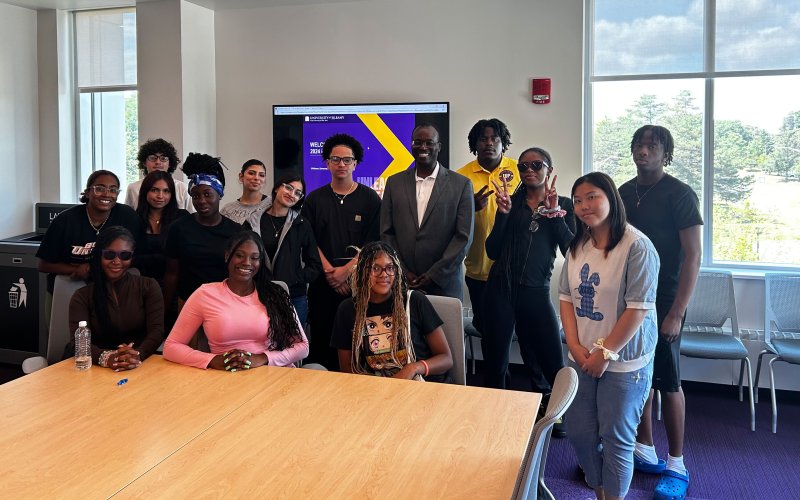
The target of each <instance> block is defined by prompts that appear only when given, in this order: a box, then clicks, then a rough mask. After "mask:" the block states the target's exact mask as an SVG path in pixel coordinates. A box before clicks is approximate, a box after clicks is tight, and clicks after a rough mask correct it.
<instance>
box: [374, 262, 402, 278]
mask: <svg viewBox="0 0 800 500" xmlns="http://www.w3.org/2000/svg"><path fill="white" fill-rule="evenodd" d="M370 272H371V273H372V275H373V276H375V277H378V276H380V275H381V274H383V273H384V272H386V276H394V275H395V274H397V266H395V265H394V264H389V265H388V266H386V267H381V266H379V265H378V264H372V268H371V269H370Z"/></svg>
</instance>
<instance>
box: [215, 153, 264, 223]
mask: <svg viewBox="0 0 800 500" xmlns="http://www.w3.org/2000/svg"><path fill="white" fill-rule="evenodd" d="M266 179H267V167H265V166H264V164H263V163H262V162H261V161H260V160H256V159H252V160H247V161H246V162H244V165H242V171H241V172H239V184H241V185H242V196H241V197H240V198H238V199H236V200H233V201H232V202H230V203H228V204H227V205H225V206H224V207H222V210H220V211H219V213H221V214H222V215H224V216H225V217H227V218H229V219H230V220H232V221H233V222H235V223H237V224H244V222H245V221H246V220H248V219H249V218H250V216H252V215H256V216H258V215H261V214H262V213H264V210H266V209H267V207H269V204H270V197H269V196H267V195H265V194H263V193H262V192H261V188H263V187H264V182H265V181H266Z"/></svg>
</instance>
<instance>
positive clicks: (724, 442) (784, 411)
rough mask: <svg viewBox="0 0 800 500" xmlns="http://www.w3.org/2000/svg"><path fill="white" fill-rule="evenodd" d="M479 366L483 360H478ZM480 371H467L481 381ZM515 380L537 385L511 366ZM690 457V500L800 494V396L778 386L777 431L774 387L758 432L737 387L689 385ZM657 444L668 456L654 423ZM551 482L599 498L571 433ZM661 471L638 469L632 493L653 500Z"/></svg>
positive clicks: (759, 415) (559, 444)
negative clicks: (773, 428)
mask: <svg viewBox="0 0 800 500" xmlns="http://www.w3.org/2000/svg"><path fill="white" fill-rule="evenodd" d="M479 368H480V365H479ZM480 379H481V377H480V375H479V374H478V375H475V376H472V375H470V376H469V377H468V381H467V382H468V383H469V384H470V385H473V384H479V383H480V381H481V380H480ZM512 386H513V388H514V389H517V390H530V389H529V387H526V383H525V381H524V378H523V377H522V374H521V373H518V372H516V371H512ZM684 393H685V394H686V408H687V410H686V444H685V448H684V457H685V460H686V465H687V467H688V468H689V472H690V475H691V484H690V486H689V492H688V497H687V498H688V499H725V500H730V499H770V500H773V499H774V500H777V499H780V500H784V499H785V500H789V499H800V467H799V466H798V465H797V463H798V459H800V394H797V393H790V392H779V393H778V396H777V400H778V433H777V434H772V432H771V430H770V423H771V418H772V417H771V411H770V402H769V391H766V390H762V391H761V393H760V398H759V403H758V404H757V405H756V431H755V432H752V431H750V412H749V408H748V403H747V399H746V398H747V396H746V394H745V401H743V402H740V401H739V397H738V390H737V388H735V387H729V386H720V385H715V384H699V383H687V384H686V385H684ZM654 434H655V435H654V438H655V443H656V450H657V451H658V453H659V456H660V457H661V458H666V453H667V439H666V434H665V433H664V425H663V423H662V422H655V425H654ZM550 443H551V444H550V451H549V454H548V457H547V468H546V469H545V483H546V484H547V486H548V488H550V490H551V491H552V492H553V494H554V495H555V497H556V498H559V499H568V500H572V499H581V500H582V499H588V498H594V493H593V491H592V490H591V489H589V487H588V486H586V483H584V481H583V476H582V474H581V473H580V470H579V468H578V461H577V460H576V459H575V454H574V452H573V450H572V446H571V445H570V444H569V440H567V439H552V440H551V442H550ZM657 482H658V476H656V475H647V474H640V473H636V474H635V475H634V478H633V482H632V483H631V488H630V491H629V492H628V496H627V497H626V498H628V499H631V500H640V499H651V498H653V490H654V488H655V485H656V483H657Z"/></svg>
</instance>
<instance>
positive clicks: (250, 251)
mask: <svg viewBox="0 0 800 500" xmlns="http://www.w3.org/2000/svg"><path fill="white" fill-rule="evenodd" d="M266 259H267V252H266V250H265V249H264V243H262V241H261V238H260V237H259V236H258V235H257V234H256V233H254V232H253V231H245V232H242V233H239V234H237V235H235V236H234V237H233V238H231V240H230V241H229V242H228V246H227V250H226V251H225V264H226V267H227V269H228V278H227V279H225V280H224V281H222V282H220V283H206V284H204V285H201V286H200V288H198V289H197V291H195V292H194V293H193V294H192V295H191V297H189V300H187V301H186V304H185V305H184V307H183V309H182V310H181V314H180V316H179V317H178V321H176V322H175V327H174V328H173V329H172V331H171V332H170V334H169V337H168V338H167V341H166V343H165V344H164V358H165V359H167V360H169V361H174V362H176V363H181V364H184V365H189V366H194V367H197V368H202V369H206V368H212V369H215V370H227V371H230V372H235V371H237V370H249V369H251V368H256V367H259V366H264V365H273V366H295V363H297V362H298V361H300V360H301V359H303V358H305V357H306V356H307V355H308V340H307V339H306V336H305V333H304V332H303V329H302V327H301V326H300V322H299V320H298V319H297V315H296V314H295V312H294V308H293V307H292V303H291V302H290V301H289V295H288V294H287V293H286V291H285V290H284V289H283V288H282V287H280V286H278V285H276V284H274V283H272V282H271V281H270V276H269V270H268V269H267V267H266V266H265V265H263V263H264V262H266ZM201 326H202V327H203V331H204V332H205V334H206V337H207V338H208V346H209V349H210V351H211V352H210V353H207V352H201V351H198V350H195V349H193V348H191V347H190V346H189V345H188V344H189V342H190V341H191V339H192V338H193V337H194V334H195V332H196V331H197V329H198V328H200V327H201Z"/></svg>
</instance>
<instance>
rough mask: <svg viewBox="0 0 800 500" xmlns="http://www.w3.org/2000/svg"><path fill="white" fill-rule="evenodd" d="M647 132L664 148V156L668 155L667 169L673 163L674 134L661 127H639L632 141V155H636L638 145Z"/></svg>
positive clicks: (665, 161)
mask: <svg viewBox="0 0 800 500" xmlns="http://www.w3.org/2000/svg"><path fill="white" fill-rule="evenodd" d="M645 132H650V137H651V138H652V139H653V141H654V142H657V143H659V144H661V145H662V146H664V154H665V155H666V159H665V160H664V166H665V167H666V166H667V165H669V164H670V163H672V152H673V151H674V150H675V141H674V140H673V139H672V134H671V133H670V131H669V129H667V128H666V127H662V126H661V125H645V126H643V127H639V129H638V130H637V131H636V132H634V133H633V139H631V154H634V149H635V148H636V144H638V143H639V141H641V140H642V137H644V134H645Z"/></svg>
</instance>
